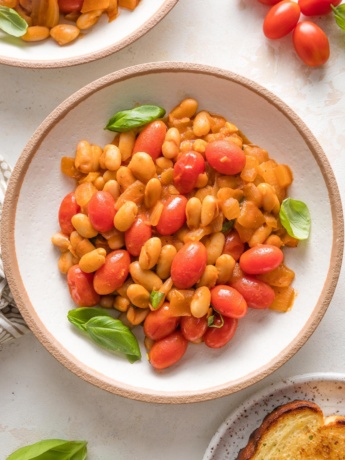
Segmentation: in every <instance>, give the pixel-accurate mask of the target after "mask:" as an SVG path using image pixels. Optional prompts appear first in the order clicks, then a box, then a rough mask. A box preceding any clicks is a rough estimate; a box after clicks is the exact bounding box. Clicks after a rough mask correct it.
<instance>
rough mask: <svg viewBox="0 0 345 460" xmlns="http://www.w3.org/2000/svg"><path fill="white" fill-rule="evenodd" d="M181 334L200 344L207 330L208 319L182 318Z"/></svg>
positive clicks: (204, 317)
mask: <svg viewBox="0 0 345 460" xmlns="http://www.w3.org/2000/svg"><path fill="white" fill-rule="evenodd" d="M180 326H181V332H182V334H183V336H184V337H185V338H186V339H187V340H188V341H189V342H194V343H198V342H199V341H200V340H201V339H202V337H203V335H204V334H205V332H206V330H207V327H208V325H207V318H206V316H203V317H202V318H195V317H194V316H182V317H181V321H180Z"/></svg>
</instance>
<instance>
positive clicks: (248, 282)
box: [231, 275, 275, 309]
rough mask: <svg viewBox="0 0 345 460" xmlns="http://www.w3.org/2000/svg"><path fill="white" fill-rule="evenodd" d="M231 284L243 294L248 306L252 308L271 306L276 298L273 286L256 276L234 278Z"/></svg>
mask: <svg viewBox="0 0 345 460" xmlns="http://www.w3.org/2000/svg"><path fill="white" fill-rule="evenodd" d="M231 286H232V287H233V288H235V289H236V290H237V291H238V292H239V293H240V294H242V295H243V297H244V299H245V301H246V302H247V305H248V307H251V308H257V309H261V308H269V307H270V306H271V305H272V303H273V301H274V298H275V293H274V290H273V289H272V288H271V286H270V285H268V284H267V283H265V282H264V281H260V280H258V279H257V278H255V276H250V275H247V276H242V277H241V278H238V279H236V280H234V281H233V282H232V283H231Z"/></svg>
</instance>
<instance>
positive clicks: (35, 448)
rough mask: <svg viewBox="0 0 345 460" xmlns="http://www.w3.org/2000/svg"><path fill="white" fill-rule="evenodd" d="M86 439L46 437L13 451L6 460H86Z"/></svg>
mask: <svg viewBox="0 0 345 460" xmlns="http://www.w3.org/2000/svg"><path fill="white" fill-rule="evenodd" d="M86 455H87V442H86V441H65V440H63V439H45V440H43V441H39V442H36V443H35V444H31V445H30V446H26V447H22V448H20V449H18V450H16V451H15V452H13V453H12V454H11V455H10V456H9V457H7V459H6V460H85V459H86Z"/></svg>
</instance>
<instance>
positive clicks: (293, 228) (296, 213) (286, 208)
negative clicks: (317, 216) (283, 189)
mask: <svg viewBox="0 0 345 460" xmlns="http://www.w3.org/2000/svg"><path fill="white" fill-rule="evenodd" d="M279 217H280V222H281V224H282V226H283V227H284V228H285V229H286V231H287V232H288V234H289V235H290V236H292V237H293V238H296V239H297V240H306V239H307V238H308V237H309V233H310V226H311V219H310V213H309V209H308V207H307V205H306V204H305V203H303V201H298V200H293V199H292V198H286V199H285V200H284V201H283V202H282V204H281V207H280V211H279Z"/></svg>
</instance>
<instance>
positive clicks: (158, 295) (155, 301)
mask: <svg viewBox="0 0 345 460" xmlns="http://www.w3.org/2000/svg"><path fill="white" fill-rule="evenodd" d="M163 298H164V292H159V291H152V292H151V294H150V304H151V306H152V308H153V309H156V308H158V307H159V306H160V303H161V302H162V300H163Z"/></svg>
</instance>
